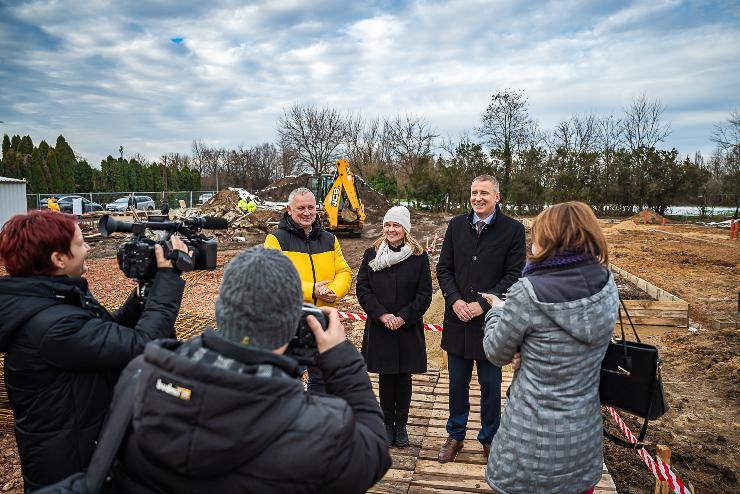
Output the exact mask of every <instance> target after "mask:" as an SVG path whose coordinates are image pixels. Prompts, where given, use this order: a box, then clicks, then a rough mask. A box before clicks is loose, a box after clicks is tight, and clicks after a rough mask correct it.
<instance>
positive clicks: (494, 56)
mask: <svg viewBox="0 0 740 494" xmlns="http://www.w3.org/2000/svg"><path fill="white" fill-rule="evenodd" d="M383 5H384V3H382V2H380V3H377V4H357V5H355V4H345V3H340V2H331V1H328V0H327V1H315V2H311V3H306V2H300V1H298V0H294V1H292V2H284V1H280V2H252V3H250V4H249V5H246V6H245V5H242V3H241V2H236V1H235V2H216V3H215V4H213V5H211V4H202V3H199V2H197V3H196V2H194V3H192V5H188V2H185V3H178V4H174V3H173V6H172V8H171V9H170V10H171V12H170V13H168V12H166V11H165V9H164V7H162V4H161V3H157V4H148V3H142V4H138V3H123V4H121V3H116V2H108V1H103V0H96V1H92V2H85V3H79V4H78V5H75V6H74V8H73V9H72V8H70V7H69V3H67V2H61V1H53V0H49V1H42V0H37V1H34V2H26V3H23V4H20V5H18V6H16V7H12V8H11V7H0V17H1V16H2V15H3V14H4V13H7V14H9V15H10V16H11V17H13V19H16V20H18V21H20V22H23V23H27V24H29V25H31V26H35V28H36V29H37V31H33V30H28V29H26V30H25V31H24V32H25V33H26V37H25V38H23V39H15V38H13V37H12V36H11V35H10V34H8V35H3V34H2V33H1V32H2V24H0V49H2V50H3V51H5V50H7V52H0V59H1V60H4V61H5V60H7V61H10V62H12V63H13V64H15V65H14V66H13V68H12V74H13V75H12V78H11V79H10V80H0V84H2V87H3V89H4V94H0V117H2V120H5V121H6V122H13V125H12V126H5V127H4V128H3V131H5V132H10V133H24V132H29V130H25V129H33V131H34V132H35V133H38V134H39V139H40V138H43V137H42V136H45V137H48V136H51V135H53V136H54V137H55V136H56V135H57V134H58V133H60V132H63V133H64V134H65V136H67V137H68V140H69V141H70V143H71V144H72V146H73V147H74V148H75V149H78V150H80V151H83V152H84V153H85V154H86V155H87V156H88V158H89V159H90V160H91V161H92V162H98V161H99V160H100V159H101V158H104V157H105V155H107V154H109V153H110V152H112V151H111V150H115V149H117V147H118V145H120V144H123V145H124V146H125V147H126V149H127V150H129V151H130V152H132V153H133V152H142V153H145V154H148V155H149V156H150V157H151V158H155V157H157V156H159V155H161V154H163V153H166V152H170V151H180V152H188V151H189V149H190V143H191V141H192V140H193V139H204V140H206V141H207V142H210V143H213V144H219V145H224V146H236V145H238V144H246V145H252V144H257V143H261V142H265V141H271V140H273V139H274V138H275V126H276V123H277V120H278V118H279V117H280V116H281V114H282V110H283V109H284V108H287V107H289V106H290V105H292V104H294V103H299V102H305V103H315V104H320V105H323V104H327V105H332V106H335V107H337V109H339V110H341V111H346V112H353V113H357V112H361V113H364V114H365V115H367V116H368V117H373V116H378V115H381V116H393V115H396V114H399V113H401V114H402V113H413V114H416V115H420V116H423V117H425V118H427V119H428V120H429V121H430V122H431V124H432V126H433V127H435V128H436V129H437V130H438V132H439V133H440V134H442V135H460V134H464V133H472V132H473V129H474V128H475V127H476V126H478V125H479V122H480V114H481V113H482V112H483V110H484V109H485V107H486V105H487V104H488V102H489V101H490V97H491V95H492V94H493V93H494V92H495V91H496V90H498V89H503V88H506V87H510V88H517V89H522V90H523V91H524V92H525V94H526V95H527V96H528V97H529V101H530V105H531V113H532V116H533V117H534V118H536V119H538V120H539V121H540V122H541V124H542V126H543V127H544V128H546V129H547V128H548V127H551V126H553V125H554V124H555V123H557V122H558V121H559V120H562V119H567V118H568V117H569V116H570V115H571V114H574V113H583V112H594V113H599V114H608V113H619V112H620V110H621V108H623V107H624V106H625V105H627V104H628V103H629V101H630V100H631V98H633V97H634V96H636V95H639V94H642V93H645V94H646V95H647V96H648V97H650V98H659V99H660V100H661V101H662V102H663V103H664V104H665V105H666V107H667V112H666V116H667V117H670V118H671V119H672V120H673V128H674V133H673V134H672V139H674V140H673V141H671V145H676V146H678V147H679V149H680V150H681V151H682V152H684V149H683V147H684V145H683V144H682V143H683V142H686V146H687V147H688V146H691V147H692V148H694V147H696V146H697V142H702V143H703V144H701V147H702V148H703V149H704V150H705V154H707V152H708V150H709V149H710V148H711V143H710V141H709V135H710V134H711V129H712V124H713V123H714V122H713V121H708V119H711V118H715V117H717V116H719V118H718V119H717V121H721V120H722V119H723V118H722V117H723V115H724V113H723V112H725V111H726V110H727V109H729V108H733V107H735V106H737V104H738V100H737V87H738V86H740V84H739V83H740V75H739V74H740V56H738V55H740V51H739V50H738V48H737V47H738V46H740V33H739V31H738V29H737V22H735V21H734V20H733V18H732V17H731V16H730V17H729V18H728V16H727V15H726V14H725V13H724V12H722V11H721V9H720V7H717V6H715V5H714V4H707V5H704V6H701V10H702V15H694V10H695V9H698V7H694V6H693V5H689V4H685V3H681V2H676V1H657V2H635V3H632V4H629V5H626V6H624V7H622V6H621V4H619V3H617V4H614V5H611V6H610V5H601V4H593V3H591V2H585V1H578V0H571V1H567V2H547V3H531V2H528V3H526V4H522V3H519V2H513V1H501V0H500V1H495V2H491V1H483V0H481V1H474V0H470V1H462V0H460V1H447V2H444V1H434V2H428V1H417V2H411V3H409V4H407V5H401V6H400V7H396V8H392V9H390V8H387V9H384V8H382V6H383ZM3 10H5V11H6V12H3ZM713 10H716V12H715V13H714V15H713V14H712V12H713ZM707 12H709V13H707ZM666 19H672V22H674V23H675V25H673V24H671V23H670V22H668V21H667V20H666ZM0 22H2V21H0ZM9 22H13V21H12V20H11V21H9ZM34 33H35V34H34ZM173 37H182V38H184V39H183V41H182V43H180V44H175V43H173V42H171V41H170V39H171V38H173ZM16 68H17V69H18V70H16ZM4 74H8V75H7V76H6V75H4ZM10 74H11V69H7V70H6V71H0V77H3V78H5V77H11V76H10ZM6 113H7V114H8V116H7V117H6V115H5V114H6ZM11 117H12V118H11ZM22 129H23V130H22ZM682 136H690V138H689V137H686V138H684V137H682ZM697 136H699V137H697ZM34 137H36V136H35V135H34ZM35 140H36V139H35ZM693 150H694V149H687V150H686V151H685V152H693Z"/></svg>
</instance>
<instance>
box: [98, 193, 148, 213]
mask: <svg viewBox="0 0 740 494" xmlns="http://www.w3.org/2000/svg"><path fill="white" fill-rule="evenodd" d="M130 199H131V196H125V197H119V198H118V199H116V200H115V201H113V202H111V203H109V204H108V205H107V206H106V208H105V209H107V210H108V211H126V210H127V209H128V205H129V200H130ZM134 201H135V206H134V207H135V209H139V210H141V209H146V210H147V211H152V210H153V209H154V208H155V207H156V204H155V203H154V199H152V198H151V197H149V196H134Z"/></svg>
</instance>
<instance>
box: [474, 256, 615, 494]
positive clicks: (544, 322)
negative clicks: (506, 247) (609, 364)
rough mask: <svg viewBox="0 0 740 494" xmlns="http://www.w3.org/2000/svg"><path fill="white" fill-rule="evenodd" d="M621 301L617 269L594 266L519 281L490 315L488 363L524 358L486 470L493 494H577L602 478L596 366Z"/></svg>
mask: <svg viewBox="0 0 740 494" xmlns="http://www.w3.org/2000/svg"><path fill="white" fill-rule="evenodd" d="M618 303H619V298H618V292H617V288H616V285H615V284H614V280H613V278H612V275H611V273H610V272H608V270H606V269H605V268H603V267H602V266H600V265H598V264H593V263H589V264H587V265H586V266H577V267H574V268H566V269H562V268H561V269H556V270H550V271H549V272H547V271H546V272H544V273H537V275H536V276H535V273H533V274H532V275H530V276H529V277H527V278H521V279H520V280H519V281H518V282H516V283H515V284H514V285H512V287H511V289H510V290H509V292H508V298H507V299H506V304H505V305H504V307H503V308H496V309H491V310H490V311H489V312H488V313H487V314H486V320H485V338H484V340H483V346H484V349H485V352H486V356H487V357H488V359H489V360H490V361H491V362H493V363H494V364H495V365H499V366H502V365H505V364H507V363H509V362H511V358H512V356H513V354H514V353H515V352H516V351H517V349H519V348H521V350H520V351H521V353H522V365H521V367H520V368H519V370H518V371H517V372H516V374H515V376H514V380H513V382H512V385H511V393H510V396H509V400H508V403H507V405H506V407H505V409H504V413H503V417H502V418H501V428H500V429H499V430H498V432H497V433H496V435H495V436H494V439H493V443H492V445H491V454H490V456H489V458H488V465H487V468H486V481H487V482H488V484H489V485H490V486H491V488H493V490H494V491H495V492H497V493H499V494H515V493H538V494H545V493H573V494H578V493H582V492H584V491H586V490H588V489H590V488H591V487H593V486H594V485H596V484H597V483H598V482H599V480H600V479H601V473H602V464H603V444H602V422H601V408H600V404H599V369H600V366H601V361H602V359H603V357H604V353H605V352H606V347H607V346H608V343H609V340H610V337H611V334H612V331H613V328H614V325H615V323H616V318H617V310H618Z"/></svg>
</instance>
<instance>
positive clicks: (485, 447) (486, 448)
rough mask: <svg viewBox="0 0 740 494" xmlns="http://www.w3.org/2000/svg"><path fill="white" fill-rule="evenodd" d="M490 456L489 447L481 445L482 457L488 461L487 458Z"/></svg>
mask: <svg viewBox="0 0 740 494" xmlns="http://www.w3.org/2000/svg"><path fill="white" fill-rule="evenodd" d="M490 455H491V445H490V444H484V445H483V456H485V457H486V459H488V457H489V456H490Z"/></svg>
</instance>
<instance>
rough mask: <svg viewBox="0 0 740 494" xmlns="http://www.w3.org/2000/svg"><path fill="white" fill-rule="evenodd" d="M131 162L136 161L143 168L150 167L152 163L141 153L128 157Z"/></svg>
mask: <svg viewBox="0 0 740 494" xmlns="http://www.w3.org/2000/svg"><path fill="white" fill-rule="evenodd" d="M128 160H129V161H136V162H137V163H138V164H140V165H141V166H149V165H150V164H151V161H149V158H147V157H146V156H145V155H143V154H141V153H134V154H132V155H131V156H129V157H128Z"/></svg>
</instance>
